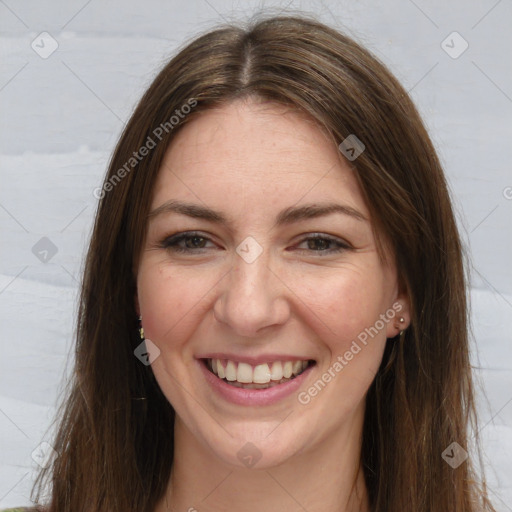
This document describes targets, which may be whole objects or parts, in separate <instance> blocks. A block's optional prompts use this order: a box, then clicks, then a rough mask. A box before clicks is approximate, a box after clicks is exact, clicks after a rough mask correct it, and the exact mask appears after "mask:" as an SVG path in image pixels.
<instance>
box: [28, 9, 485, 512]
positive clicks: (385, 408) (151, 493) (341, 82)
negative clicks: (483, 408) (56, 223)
mask: <svg viewBox="0 0 512 512" xmlns="http://www.w3.org/2000/svg"><path fill="white" fill-rule="evenodd" d="M248 96H254V97H257V98H260V99H262V100H267V101H275V102H279V103H281V104H285V105H288V106H290V107H292V108H295V109H297V110H298V111H300V112H302V113H305V114H307V115H308V116H309V117H310V118H312V119H314V120H315V121H316V122H318V123H319V125H320V126H322V127H323V128H325V129H326V130H327V131H328V133H330V134H331V136H332V140H333V144H340V143H341V142H342V141H343V140H344V139H345V138H346V137H347V136H349V135H351V134H354V135H356V136H357V138H358V139H359V140H360V141H362V142H363V144H364V145H365V147H366V149H365V151H364V152H363V153H362V154H361V155H360V156H359V158H357V160H355V161H353V162H352V165H353V168H354V172H355V175H356V176H357V179H358V182H359V185H360V188H361V190H362V193H363V194H364V197H365V200H366V202H367V205H368V208H369V210H370V213H371V217H372V219H373V220H374V230H375V233H376V235H380V236H385V237H386V239H387V240H389V241H390V242H391V245H392V248H393V252H394V256H395V260H396V265H397V269H398V272H399V276H400V281H401V283H402V285H403V286H404V287H405V289H406V290H407V292H408V295H409V298H410V301H411V306H412V318H411V325H410V327H409V329H407V332H406V335H405V337H403V338H402V339H401V340H400V339H398V338H396V339H393V340H389V341H388V345H387V348H386V350H385V353H384V357H383V360H382V365H381V368H380V370H379V372H378V374H377V376H376V378H375V380H374V382H373V383H372V385H371V387H370V389H369V391H368V394H367V398H366V416H365V424H364V430H363V439H362V465H363V468H364V474H365V479H366V484H367V488H368V492H369V499H370V505H371V509H372V510H373V511H379V512H396V511H402V510H413V511H414V512H439V511H441V510H449V511H450V512H476V511H483V510H486V511H490V510H493V509H492V506H491V505H490V504H489V503H488V500H487V498H486V494H485V486H483V485H480V484H479V483H478V478H477V476H476V475H475V474H474V472H473V469H472V464H471V459H468V460H466V461H465V462H463V463H462V464H461V465H460V466H458V467H457V468H455V469H454V468H452V467H451V466H450V465H449V464H447V462H445V460H443V457H442V453H443V452H444V450H445V449H446V448H447V447H448V446H449V445H450V444H451V443H452V442H457V443H458V445H460V447H462V448H463V449H465V450H467V451H471V450H470V445H471V443H470V438H469V434H468V426H470V425H472V424H473V425H476V423H474V422H475V407H474V402H473V387H472V381H471V367H470V363H469V357H468V332H467V304H466V285H465V274H464V266H463V257H462V248H461V242H460V239H459V235H458V232H457V228H456V224H455V220H454V215H453V211H452V207H451V203H450V198H449V194H448V191H447V185H446V182H445V178H444V175H443V171H442V168H441V165H440V162H439V160H438V157H437V156H436V152H435V150H434V148H433V145H432V143H431V141H430V139H429V136H428V134H427V132H426V130H425V127H424V125H423V123H422V121H421V119H420V117H419V115H418V112H417V111H416V108H415V107H414V105H413V103H412V101H411V100H410V98H409V96H408V95H407V93H406V91H405V90H404V89H403V88H402V87H401V86H400V84H399V83H398V82H397V81H396V79H395V78H394V77H393V76H392V75H391V73H390V72H389V71H388V70H387V69H386V67H385V66H384V65H383V64H382V63H380V62H379V61H378V60H377V59H376V58H375V57H373V56H372V55H371V54H370V53H369V52H368V51H367V50H365V49H363V48H362V47H361V46H359V45H358V44H357V43H355V42H354V41H353V40H351V39H350V38H348V37H346V36H344V35H342V34H340V33H339V32H337V31H335V30H333V29H331V28H328V27H326V26H324V25H322V24H320V23H318V22H316V21H314V20H311V19H307V18H302V17H288V16H285V17H275V18H270V19H263V20H257V21H256V22H253V23H252V24H251V25H250V26H249V27H248V28H246V29H244V28H241V27H237V26H226V27H222V28H219V29H216V30H214V31H211V32H209V33H207V34H205V35H203V36H201V37H199V38H197V39H196V40H194V41H193V42H191V43H190V44H189V45H188V46H186V47H185V48H184V49H183V50H181V51H180V52H179V53H178V55H177V56H175V57H174V58H173V59H172V60H171V61H170V62H169V63H168V64H167V65H166V66H165V67H164V69H163V70H162V71H161V72H160V73H159V74H158V76H157V77H156V79H155V80H154V82H153V83H152V84H151V86H150V87H149V89H148V90H147V92H146V93H145V94H144V96H143V98H142V99H141V101H140V103H139V104H138V106H137V108H136V110H135V111H134V113H133V115H132V117H131V119H130V120H129V122H128V124H127V126H126V128H125V130H124V132H123V134H122V136H121V138H120V140H119V143H118V145H117V147H116V149H115V151H114V154H113V156H112V159H111V163H110V167H109V170H108V174H107V176H106V178H105V184H104V187H103V189H102V191H101V193H100V194H99V195H100V196H102V197H101V201H100V203H99V207H98V212H97V215H96V221H95V225H94V232H93V235H92V240H91V243H90V248H89V252H88V256H87V260H86V265H85V271H84V277H83V284H82V292H81V301H80V309H79V316H78V324H77V340H76V353H75V357H76V366H75V372H74V376H73V380H72V382H71V383H70V390H69V394H68V396H67V398H66V401H65V404H64V406H63V409H62V413H61V416H60V423H59V429H58V434H57V436H56V439H55V441H54V448H55V450H56V451H57V452H58V454H59V455H58V456H57V457H56V458H55V460H54V461H53V464H52V466H51V467H50V468H49V469H48V470H45V471H42V473H41V474H40V477H39V479H38V485H37V486H36V488H37V491H38V492H35V494H36V499H37V498H38V497H39V496H40V494H39V493H40V492H41V489H43V488H44V485H45V484H48V485H49V487H50V500H49V503H47V506H48V508H47V510H48V512H81V511H83V512H152V511H153V509H154V508H155V506H156V504H157V502H158V500H159V499H161V497H162V496H163V493H164V492H165V489H166V486H167V483H168V479H169V477H170V472H171V468H172V460H173V448H174V447H173V422H174V411H173V408H172V406H171V405H170V404H169V403H168V402H167V400H166V399H165V398H164V396H163V394H162V392H161V391H160V389H159V387H158V385H157V383H156V381H155V378H154V376H153V374H152V371H151V367H150V366H145V365H144V364H141V362H140V361H139V360H138V359H137V358H136V357H134V349H135V348H136V347H137V346H138V345H139V343H140V339H139V337H138V333H137V322H136V312H135V306H134V296H135V291H136V290H135V273H136V269H137V264H138V258H139V254H140V251H141V247H142V246H143V243H144V236H145V228H146V217H147V214H148V208H149V205H150V202H151V196H152V192H153V184H154V182H155V178H156V176H157V173H158V171H159V169H160V165H161V162H162V158H163V156H164V153H165V151H166V149H167V147H168V145H169V143H170V142H171V141H172V139H173V137H174V135H175V134H176V133H177V132H178V131H179V129H180V128H181V127H182V126H184V124H185V123H188V122H190V121H191V120H192V119H194V117H195V116H196V115H199V114H200V112H202V111H204V110H206V109H209V108H212V107H215V106H220V105H222V104H225V103H227V102H230V101H233V100H234V99H237V98H243V97H248ZM184 105H188V106H189V107H188V110H187V109H186V108H185V107H184ZM177 111H178V112H177ZM189 111H190V113H189ZM173 116H174V118H175V120H176V119H178V121H177V122H175V121H173V120H171V119H172V117H173ZM156 134H158V136H157V135H156ZM150 139H151V142H150ZM149 146H151V148H150V150H149V152H146V151H144V153H145V156H144V157H142V156H141V153H142V151H141V148H142V147H149ZM134 154H136V156H135V155H134ZM132 158H135V159H136V161H135V160H131V159H132ZM121 169H124V172H123V171H121Z"/></svg>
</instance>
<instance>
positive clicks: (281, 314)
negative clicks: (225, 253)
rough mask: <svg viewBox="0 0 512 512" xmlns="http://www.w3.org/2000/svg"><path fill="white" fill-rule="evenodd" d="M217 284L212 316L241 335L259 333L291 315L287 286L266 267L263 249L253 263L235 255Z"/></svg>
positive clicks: (279, 323) (281, 322)
mask: <svg viewBox="0 0 512 512" xmlns="http://www.w3.org/2000/svg"><path fill="white" fill-rule="evenodd" d="M219 284H220V286H221V287H222V288H221V290H220V292H219V295H218V296H217V299H216V301H215V304H214V307H213V312H214V317H215V318H216V320H217V321H218V322H220V323H221V324H224V325H226V326H228V327H229V328H231V329H232V330H233V331H234V332H235V333H236V334H238V335H240V336H244V337H256V336H260V335H261V334H262V332H263V331H264V330H265V329H267V328H270V327H272V326H274V327H275V326H279V325H283V324H284V323H285V322H286V321H287V320H288V318H289V316H290V304H289V300H288V299H287V297H286V291H287V288H286V286H285V285H284V283H283V282H282V281H281V280H280V279H279V277H278V275H277V273H276V272H275V271H273V270H272V269H271V268H270V267H269V265H268V259H267V257H266V256H265V252H264V253H263V254H261V255H260V256H259V257H258V258H257V259H256V261H253V262H252V263H247V262H246V261H244V259H243V258H241V257H239V256H238V255H235V256H234V263H233V267H232V268H231V271H230V272H229V274H228V275H227V276H226V278H225V279H223V280H222V281H221V283H219Z"/></svg>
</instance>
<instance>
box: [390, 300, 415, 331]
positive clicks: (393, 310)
mask: <svg viewBox="0 0 512 512" xmlns="http://www.w3.org/2000/svg"><path fill="white" fill-rule="evenodd" d="M386 316H387V317H388V318H389V319H390V320H389V322H388V324H387V327H386V338H394V337H395V336H398V334H400V331H404V330H405V329H407V327H409V325H411V301H410V299H409V295H408V294H407V293H406V292H402V293H399V294H397V296H396V298H395V300H394V301H393V303H392V304H391V306H390V308H389V309H388V311H387V312H386Z"/></svg>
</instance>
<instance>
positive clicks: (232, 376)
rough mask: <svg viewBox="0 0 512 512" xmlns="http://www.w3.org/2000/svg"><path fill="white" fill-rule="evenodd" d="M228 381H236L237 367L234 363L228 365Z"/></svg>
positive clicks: (229, 362) (230, 362)
mask: <svg viewBox="0 0 512 512" xmlns="http://www.w3.org/2000/svg"><path fill="white" fill-rule="evenodd" d="M226 380H229V381H233V380H236V366H235V363H234V362H233V361H229V360H228V363H227V364H226Z"/></svg>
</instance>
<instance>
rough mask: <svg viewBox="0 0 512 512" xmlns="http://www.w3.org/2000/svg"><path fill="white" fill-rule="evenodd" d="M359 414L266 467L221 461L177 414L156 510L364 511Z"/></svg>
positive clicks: (211, 511) (364, 490)
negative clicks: (167, 476)
mask: <svg viewBox="0 0 512 512" xmlns="http://www.w3.org/2000/svg"><path fill="white" fill-rule="evenodd" d="M363 415H364V411H363V412H362V413H361V411H359V416H360V417H358V418H357V419H356V418H353V421H351V422H348V423H347V428H345V429H344V428H341V429H339V433H338V432H336V434H334V435H331V436H329V439H328V440H324V441H319V442H318V443H316V444H315V446H314V447H312V448H311V449H310V450H308V451H305V450H304V451H302V452H301V453H298V454H296V455H295V456H294V457H293V458H291V459H288V460H287V461H285V462H284V463H283V464H281V465H278V466H274V467H271V468H268V469H256V468H253V469H246V468H239V467H235V466H233V465H231V464H227V463H225V462H224V461H223V460H222V459H220V458H219V457H218V456H216V455H215V454H214V453H213V452H212V451H210V449H209V448H207V447H205V446H203V445H202V444H200V443H199V442H198V441H197V439H196V438H195V437H194V435H193V434H192V433H191V432H190V431H189V430H188V428H187V427H186V426H185V425H184V424H183V423H182V422H181V421H180V420H179V418H177V420H176V424H175V432H174V438H175V456H174V462H173V470H172V475H171V478H170V481H169V485H168V489H167V493H166V496H165V497H164V498H163V499H162V500H161V502H160V503H159V505H158V507H157V509H156V511H155V512H178V511H180V512H181V511H184V512H185V511H187V512H194V511H196V512H215V511H219V510H243V511H244V512H252V511H256V510H257V511H261V510H286V511H289V512H291V511H294V512H295V511H302V512H303V511H304V510H307V511H308V512H367V511H369V505H368V497H367V491H366V485H365V481H364V474H363V472H362V468H361V464H360V455H361V436H360V433H361V431H362V419H363Z"/></svg>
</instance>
